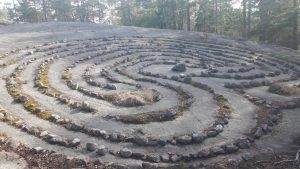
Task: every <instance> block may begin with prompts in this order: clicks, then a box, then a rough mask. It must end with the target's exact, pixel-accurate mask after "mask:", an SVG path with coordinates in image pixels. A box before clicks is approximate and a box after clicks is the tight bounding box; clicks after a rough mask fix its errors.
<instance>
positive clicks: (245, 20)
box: [242, 0, 247, 37]
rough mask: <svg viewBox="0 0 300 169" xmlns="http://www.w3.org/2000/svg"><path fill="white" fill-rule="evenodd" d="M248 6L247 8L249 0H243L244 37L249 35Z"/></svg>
mask: <svg viewBox="0 0 300 169" xmlns="http://www.w3.org/2000/svg"><path fill="white" fill-rule="evenodd" d="M246 8H247V2H246V0H243V30H242V34H243V37H246V36H247V31H246V29H247V19H246V17H247V16H246Z"/></svg>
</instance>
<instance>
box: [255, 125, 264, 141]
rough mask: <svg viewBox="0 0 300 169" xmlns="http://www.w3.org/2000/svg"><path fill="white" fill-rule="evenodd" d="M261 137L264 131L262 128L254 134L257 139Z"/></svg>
mask: <svg viewBox="0 0 300 169" xmlns="http://www.w3.org/2000/svg"><path fill="white" fill-rule="evenodd" d="M261 136H263V129H262V128H261V127H258V128H257V130H256V131H255V133H254V137H255V138H256V139H258V138H260V137H261Z"/></svg>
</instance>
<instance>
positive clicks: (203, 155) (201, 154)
mask: <svg viewBox="0 0 300 169" xmlns="http://www.w3.org/2000/svg"><path fill="white" fill-rule="evenodd" d="M210 156H211V154H210V151H209V150H201V151H199V153H198V158H200V159H202V158H208V157H210Z"/></svg>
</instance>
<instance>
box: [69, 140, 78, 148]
mask: <svg viewBox="0 0 300 169" xmlns="http://www.w3.org/2000/svg"><path fill="white" fill-rule="evenodd" d="M79 144H80V139H79V138H74V139H73V140H72V141H71V143H70V146H71V147H77V146H78V145H79Z"/></svg>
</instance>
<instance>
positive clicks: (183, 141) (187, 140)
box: [176, 135, 192, 144]
mask: <svg viewBox="0 0 300 169" xmlns="http://www.w3.org/2000/svg"><path fill="white" fill-rule="evenodd" d="M176 141H177V143H180V144H190V143H191V142H192V137H191V136H188V135H184V136H180V137H178V138H177V139H176Z"/></svg>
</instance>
